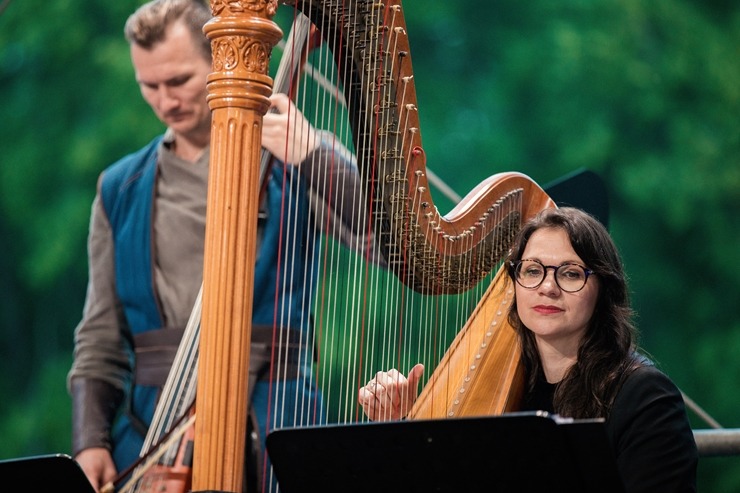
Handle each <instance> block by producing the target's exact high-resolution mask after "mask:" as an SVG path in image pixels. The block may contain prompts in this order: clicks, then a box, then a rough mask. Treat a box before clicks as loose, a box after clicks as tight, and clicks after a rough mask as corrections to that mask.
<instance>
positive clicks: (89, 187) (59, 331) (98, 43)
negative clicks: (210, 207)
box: [0, 0, 740, 493]
mask: <svg viewBox="0 0 740 493" xmlns="http://www.w3.org/2000/svg"><path fill="white" fill-rule="evenodd" d="M140 3H142V2H140V1H133V0H119V1H117V2H100V1H98V0H74V1H73V0H58V1H56V2H32V1H20V0H4V1H0V98H1V99H0V101H2V104H1V105H0V127H1V128H2V132H1V133H0V156H2V157H1V158H0V159H1V160H2V161H1V162H2V164H0V252H2V255H1V256H0V392H1V393H2V396H3V399H2V400H0V459H4V458H12V457H20V456H28V455H36V454H44V453H56V452H68V451H69V444H70V400H69V397H68V395H67V393H66V388H65V377H66V373H67V370H68V369H69V365H70V363H71V358H72V333H73V329H74V327H75V325H76V323H77V322H78V320H79V317H80V315H81V310H82V304H83V300H84V295H85V286H86V282H87V270H86V269H87V264H86V246H85V241H86V236H87V221H88V218H89V211H90V204H91V201H92V198H93V195H94V191H95V183H96V179H97V176H98V173H99V172H100V171H101V170H102V169H103V167H105V166H106V165H107V164H109V163H111V162H113V161H114V160H116V159H117V158H118V157H120V156H121V155H123V154H125V153H128V152H130V151H132V150H135V149H137V148H138V147H140V146H142V145H143V144H145V143H147V142H148V141H149V140H150V139H151V138H152V136H153V135H155V134H156V133H158V132H160V131H161V126H160V124H159V123H158V121H157V120H156V119H155V118H154V116H153V114H152V113H151V111H150V109H149V108H148V107H147V106H146V105H145V103H144V102H143V101H142V99H141V97H140V95H139V92H138V88H137V86H136V84H135V82H134V78H133V71H132V69H131V65H130V61H129V57H128V48H127V46H126V43H125V41H124V39H123V35H122V29H123V24H124V22H125V19H126V17H127V16H128V15H129V14H130V13H131V12H132V11H133V10H134V9H135V8H136V7H137V6H138V5H140ZM404 7H405V15H406V19H407V24H408V30H409V37H410V40H411V49H412V57H413V63H414V73H415V80H416V84H417V91H418V102H419V111H420V117H421V122H422V133H423V139H424V144H425V148H426V153H427V156H428V165H429V168H430V169H431V170H432V171H434V172H435V173H436V174H437V175H439V176H440V177H441V178H442V179H443V180H444V181H445V182H446V183H447V184H448V185H449V186H450V187H452V188H453V189H454V190H456V191H457V193H458V194H460V195H465V194H466V193H467V192H468V191H470V190H471V189H472V188H473V187H474V186H475V185H477V184H478V183H480V182H481V181H482V180H483V179H484V178H486V177H487V176H489V175H491V174H493V173H496V172H499V171H510V170H514V171H521V172H523V173H525V174H527V175H529V176H530V177H532V178H533V179H534V180H535V181H537V182H538V183H540V184H542V185H545V184H548V183H550V182H552V181H554V180H557V179H559V178H560V177H562V176H564V175H567V174H569V173H571V172H573V171H575V170H578V169H583V168H586V169H590V170H593V171H595V172H597V173H598V174H599V175H600V176H602V177H603V179H604V180H605V182H606V186H607V188H608V191H609V200H610V210H611V214H610V229H611V231H612V234H613V236H614V238H615V240H616V242H617V244H618V246H619V247H620V249H621V251H622V253H623V256H624V260H625V263H626V267H627V271H628V274H629V275H630V282H631V288H632V291H633V299H634V304H635V308H636V310H637V313H638V315H639V318H638V325H639V326H640V328H641V331H642V345H643V346H644V347H645V349H646V350H647V351H648V352H649V353H650V354H652V356H653V357H654V358H655V359H656V360H657V362H658V363H659V364H660V365H661V367H662V369H663V370H664V371H666V372H667V373H668V374H669V375H670V376H671V377H672V378H673V380H674V381H675V382H676V383H677V384H678V386H679V387H680V388H681V389H682V390H683V391H684V392H685V393H686V394H687V395H688V396H689V397H690V398H691V399H693V400H694V401H695V402H697V403H698V404H699V405H700V406H701V407H702V408H703V409H704V410H706V412H708V413H709V414H710V415H711V416H712V417H714V418H715V419H716V420H717V421H718V422H719V423H720V424H721V425H723V426H724V427H727V428H740V413H739V412H738V410H740V389H739V387H740V317H738V306H739V305H740V289H738V288H739V283H738V279H740V262H738V257H737V252H738V247H739V246H740V219H739V217H740V215H739V214H738V211H739V210H740V4H738V2H736V1H733V0H704V1H699V0H662V1H660V2H645V1H637V0H619V1H617V0H561V1H552V0H531V1H529V2H520V1H515V0H501V1H482V0H471V1H467V2H462V1H445V2H442V1H437V0H407V1H406V2H405V3H404ZM281 8H283V9H284V8H285V7H281ZM437 206H438V207H439V209H440V210H441V211H442V212H445V210H448V208H451V206H452V203H451V202H450V203H449V204H448V203H447V201H446V199H444V198H443V197H441V196H440V199H439V201H438V203H437ZM691 418H692V423H693V424H694V427H695V428H706V427H707V425H706V423H704V422H703V421H702V420H700V419H698V417H697V416H696V415H695V414H693V413H692V415H691ZM699 489H700V491H702V492H704V493H710V492H731V491H740V456H737V457H707V458H702V459H701V461H700V470H699Z"/></svg>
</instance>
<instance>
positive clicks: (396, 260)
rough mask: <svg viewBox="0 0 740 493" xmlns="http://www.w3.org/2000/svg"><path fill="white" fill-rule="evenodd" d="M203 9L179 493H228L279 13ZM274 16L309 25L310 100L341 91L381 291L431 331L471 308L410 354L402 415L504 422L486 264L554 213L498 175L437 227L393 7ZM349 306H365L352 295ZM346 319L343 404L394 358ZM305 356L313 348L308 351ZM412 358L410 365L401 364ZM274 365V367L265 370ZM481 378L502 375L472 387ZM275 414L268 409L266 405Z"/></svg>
mask: <svg viewBox="0 0 740 493" xmlns="http://www.w3.org/2000/svg"><path fill="white" fill-rule="evenodd" d="M211 7H212V11H213V15H214V18H213V19H212V21H210V22H209V23H208V24H206V26H205V28H204V31H205V32H206V35H207V36H208V37H209V38H210V40H211V44H212V48H213V56H214V59H213V73H212V74H211V76H210V78H209V82H208V85H209V103H210V106H211V109H212V112H213V124H212V140H211V176H210V180H211V182H210V184H209V198H208V201H209V202H208V216H207V226H206V243H205V252H206V255H205V256H206V258H205V262H204V281H203V282H204V284H203V304H202V318H201V325H202V329H201V334H200V361H199V367H198V375H199V377H198V382H197V386H198V387H197V395H198V401H197V402H198V404H197V406H198V419H197V420H196V429H195V444H196V445H195V451H194V454H195V455H194V467H193V491H234V492H236V491H241V490H242V481H243V474H242V472H243V463H244V449H245V437H246V434H247V420H246V416H247V414H248V413H247V411H248V403H247V401H248V399H247V397H246V396H247V392H248V390H247V387H248V385H247V381H248V375H247V368H248V366H249V365H248V362H249V360H250V338H251V336H252V329H253V327H252V319H253V306H252V305H251V303H250V300H252V299H253V298H254V295H255V289H264V287H263V286H259V287H256V286H255V285H254V282H253V281H252V280H253V279H254V270H253V269H254V265H255V259H256V252H257V213H256V211H257V210H258V209H259V199H258V195H259V194H258V193H256V191H257V190H258V189H259V183H260V181H259V164H258V163H259V152H260V135H261V122H262V116H263V115H264V114H265V113H266V112H267V110H268V108H269V103H268V101H267V98H268V97H269V95H270V93H271V90H272V87H271V79H270V77H269V76H268V75H267V74H268V70H269V62H270V55H271V51H272V48H273V46H275V44H276V43H277V42H278V40H279V39H280V38H281V36H282V31H281V29H280V28H279V27H277V25H276V24H275V23H274V22H273V17H274V16H275V14H276V12H277V9H278V5H277V2H276V1H274V0H273V1H268V0H241V1H225V0H211ZM281 8H282V9H284V10H285V9H287V10H289V11H290V10H293V11H294V12H296V13H298V12H302V13H304V14H305V15H306V16H308V17H309V18H310V19H311V21H312V22H313V24H314V25H315V26H316V28H317V29H318V31H319V32H321V35H322V37H323V39H324V44H325V45H326V48H327V51H328V52H329V53H330V59H331V60H332V61H333V63H334V65H333V66H332V67H333V68H332V69H331V70H333V72H334V74H335V80H336V83H335V87H336V88H337V89H336V92H334V90H333V89H329V90H328V91H325V92H324V95H325V96H327V95H328V96H333V97H334V98H332V99H331V100H332V101H336V100H337V97H338V96H339V95H340V94H339V93H340V92H341V96H342V97H343V98H344V100H345V105H346V106H345V107H346V119H347V121H348V122H349V128H351V132H347V133H344V132H345V131H344V130H343V129H337V128H336V127H334V128H332V127H330V128H331V129H332V131H334V134H335V135H336V136H338V138H339V139H340V140H341V138H342V136H343V135H347V136H349V137H348V140H349V145H351V147H352V148H353V150H354V153H355V155H356V156H357V163H358V167H359V169H360V173H361V175H362V177H363V183H364V184H365V187H364V189H363V190H362V194H361V196H362V197H363V202H362V203H363V207H364V208H365V210H366V211H367V216H366V217H367V218H368V222H367V224H366V227H365V229H364V230H365V231H366V232H367V237H368V238H372V241H373V245H374V246H377V247H378V248H379V249H380V251H381V252H382V255H383V258H384V259H385V261H386V263H387V268H388V271H390V272H392V274H393V277H395V278H397V279H398V280H400V283H401V285H402V286H403V287H402V288H395V287H394V288H393V289H398V293H399V294H400V296H401V298H404V297H405V296H407V294H408V296H411V293H418V294H420V295H423V296H428V297H430V298H431V299H433V300H435V301H432V302H431V304H429V305H424V307H421V306H418V307H417V306H414V307H412V308H411V309H410V313H412V314H415V313H421V312H426V313H430V314H433V316H432V318H434V320H436V323H437V324H442V325H444V324H445V323H446V322H445V321H441V322H440V317H439V316H438V314H439V313H440V312H445V311H447V310H449V309H448V308H446V307H442V306H441V305H439V304H438V302H437V301H436V300H438V299H439V297H441V296H443V295H452V296H459V297H460V298H461V300H458V301H462V303H463V304H467V305H471V304H472V305H473V306H474V309H473V314H472V316H470V318H469V319H468V320H469V321H468V322H467V323H465V324H464V327H463V329H462V330H460V329H459V327H460V326H462V324H461V325H458V326H457V327H456V328H455V329H454V332H455V333H456V334H457V335H456V336H455V337H454V338H453V339H452V341H451V343H449V341H446V340H442V339H443V338H439V339H435V337H436V336H435V337H432V336H430V339H429V340H428V341H426V342H425V343H424V345H428V346H429V347H433V348H434V350H432V356H431V357H432V358H434V359H436V361H435V363H434V366H436V370H435V372H434V373H433V374H432V375H431V377H429V383H428V384H427V386H426V387H425V391H424V392H423V394H422V396H421V397H420V399H419V400H418V401H417V406H415V408H414V410H413V411H412V414H413V416H414V417H445V416H449V415H458V416H461V415H474V414H493V413H496V412H504V411H505V410H507V409H509V408H510V406H511V405H512V402H513V400H515V398H516V394H517V388H518V385H519V373H518V354H517V350H516V347H515V346H516V344H515V341H514V339H513V334H512V333H511V332H512V331H510V330H508V331H507V330H506V327H505V319H506V314H505V310H506V305H507V303H508V301H507V300H508V296H510V293H509V292H510V287H509V286H508V285H507V281H506V276H504V275H501V270H500V269H499V265H500V262H501V259H502V258H503V256H504V255H505V253H506V252H507V249H508V244H509V242H510V241H511V239H512V237H513V235H514V234H515V233H516V231H517V229H518V227H519V225H520V224H521V222H522V221H523V220H524V219H526V218H527V217H529V216H531V215H532V214H534V213H535V212H537V211H539V210H541V209H542V208H545V207H551V206H554V204H553V202H552V201H551V200H550V199H549V197H547V195H546V194H545V193H544V192H543V191H542V190H541V189H540V188H539V187H538V186H537V185H536V184H535V183H534V182H533V181H532V180H530V179H529V178H528V177H526V176H524V175H522V174H519V173H513V172H512V173H503V174H498V175H494V176H492V177H490V178H489V179H487V180H485V181H484V182H482V183H481V184H480V185H479V186H477V187H476V188H475V189H474V190H473V191H471V192H470V193H469V194H468V195H467V196H466V197H465V199H464V200H463V201H462V202H461V203H460V204H459V205H458V206H456V207H455V208H454V209H453V210H452V211H451V212H450V213H448V214H446V215H441V214H440V213H439V212H438V211H437V209H436V207H435V206H434V202H433V200H432V196H431V192H430V187H429V181H428V177H427V173H426V156H425V153H424V148H423V146H422V142H421V133H420V130H419V129H420V125H419V115H418V110H417V104H416V95H415V86H414V77H413V70H412V66H411V57H410V50H409V41H408V36H407V33H406V26H405V21H404V17H403V9H402V6H401V3H400V1H398V0H391V1H388V2H385V3H380V2H371V1H354V0H347V1H344V2H334V1H322V2H318V1H316V2H311V1H302V0H295V1H285V2H284V5H283V6H282V7H281ZM322 63H323V62H322ZM315 101H318V99H317V100H315ZM309 106H310V105H309ZM305 108H306V107H304V113H308V112H307V110H306V109H305ZM287 249H288V247H287V245H286V250H287ZM362 270H364V271H365V272H367V271H368V270H369V267H359V268H355V269H354V270H353V269H350V270H349V271H346V272H345V273H344V274H342V276H344V277H352V275H354V274H357V273H358V272H360V271H362ZM497 270H498V271H499V274H498V275H495V274H494V273H495V272H496V271H497ZM492 278H493V279H492ZM487 281H488V282H487ZM373 282H375V281H373ZM489 284H490V286H489ZM386 289H387V288H386V285H385V284H383V281H377V284H375V290H376V291H381V292H382V291H384V290H386ZM468 293H473V294H472V295H470V294H468ZM481 293H482V294H481ZM316 294H317V295H319V293H316ZM325 294H326V296H327V297H331V296H332V294H333V292H332V291H331V290H327V291H326V292H322V293H320V296H317V297H319V298H323V297H324V295H325ZM355 298H362V300H361V301H360V302H359V303H366V301H365V299H364V297H363V295H359V296H356V297H355ZM404 299H405V298H404ZM402 303H405V301H404V302H402ZM395 307H396V305H393V306H390V305H389V306H387V307H386V309H387V310H390V311H392V310H394V309H395ZM465 317H466V318H467V317H468V315H467V314H466V315H465ZM319 318H320V317H319ZM351 318H352V317H345V318H343V319H341V323H339V324H338V325H342V326H343V329H344V330H345V331H347V332H350V333H351V339H349V341H350V342H347V343H346V344H347V346H348V347H349V349H348V353H349V354H353V355H359V356H358V357H357V358H354V359H355V360H356V359H359V360H360V364H359V365H358V366H354V367H352V368H351V369H350V370H345V371H343V372H340V373H342V375H343V377H342V380H341V383H340V384H338V385H337V386H336V387H335V388H333V389H332V390H331V392H334V393H336V394H339V395H340V398H339V399H340V400H344V401H345V402H353V401H354V400H356V391H357V389H358V388H359V387H358V386H359V384H360V382H362V381H364V379H366V378H367V377H368V376H370V374H369V373H367V372H368V371H372V370H371V369H370V368H372V367H373V364H368V362H370V361H372V362H373V363H374V364H378V365H381V366H380V367H376V368H375V369H376V370H378V369H385V368H383V366H385V365H389V366H390V365H402V364H404V362H405V361H406V360H405V359H404V360H402V358H401V356H399V352H398V351H396V352H395V353H393V354H392V355H389V356H382V357H380V356H377V357H376V355H375V353H374V352H375V351H381V350H382V349H387V348H388V347H389V346H392V345H396V342H393V343H389V342H386V343H383V344H380V345H378V344H377V343H374V342H373V341H374V339H373V337H372V336H371V334H370V333H371V330H372V329H371V328H370V327H369V325H367V322H366V321H365V320H361V321H359V323H358V324H357V327H354V326H353V323H357V322H358V320H350V319H351ZM335 320H336V319H335ZM393 322H394V323H393V324H391V325H394V326H395V327H393V328H390V329H387V330H390V331H399V332H394V336H393V337H392V340H393V341H405V337H406V336H405V335H404V334H401V333H400V329H399V327H398V325H403V323H395V322H398V320H396V319H394V320H393ZM403 322H405V321H403ZM277 325H279V324H277V323H276V326H277ZM499 328H501V330H499ZM276 333H277V329H276ZM276 337H281V335H280V334H278V335H276ZM432 339H434V340H433V341H432ZM322 341H323V339H320V342H322ZM314 342H315V341H314ZM427 343H429V344H427ZM319 345H321V344H319ZM448 346H449V347H450V350H449V351H446V349H447V347H448ZM306 347H307V349H308V350H312V349H313V348H314V347H315V344H314V343H313V342H312V343H311V344H307V345H306ZM493 348H496V351H493V350H492V349H493ZM499 349H500V350H501V351H499ZM365 354H367V355H368V356H366V357H365V356H364V355H365ZM371 354H372V355H371ZM417 355H418V352H414V354H411V355H409V356H408V357H409V358H415V357H416V356H417ZM363 358H364V359H363ZM409 361H411V360H409ZM471 362H472V363H473V364H472V365H471ZM245 363H246V364H245ZM279 366H280V363H279V362H278V361H276V362H275V363H274V367H276V368H279ZM316 369H317V371H318V366H317V367H316ZM278 371H279V370H278ZM484 371H485V372H487V374H489V375H490V374H496V375H501V377H500V378H496V379H491V378H487V379H480V378H477V375H479V374H481V372H484ZM491 380H495V381H496V382H497V383H501V384H502V385H501V388H500V389H491V388H490V387H489V386H488V383H489V381H491ZM334 389H336V390H334ZM494 391H495V392H496V393H497V394H499V395H501V396H502V397H501V399H500V402H498V403H495V404H492V403H491V400H490V399H488V398H487V397H485V396H488V395H490V394H491V393H492V392H494ZM327 392H328V390H327ZM462 395H464V398H460V396H462ZM274 402H275V403H276V405H277V403H278V401H277V400H276V401H274ZM340 413H342V414H343V417H341V418H339V419H345V420H347V421H351V420H353V419H355V420H357V419H360V417H359V413H358V410H357V409H356V407H355V408H353V407H352V406H351V405H349V406H348V407H347V408H346V409H345V410H344V411H340ZM323 419H325V417H324V416H323V415H322V416H319V417H313V418H311V420H310V421H311V422H312V423H316V424H321V423H322V422H323V421H322V420H323Z"/></svg>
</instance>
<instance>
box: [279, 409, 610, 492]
mask: <svg viewBox="0 0 740 493" xmlns="http://www.w3.org/2000/svg"><path fill="white" fill-rule="evenodd" d="M267 450H268V454H269V457H270V461H271V463H272V466H273V470H274V472H275V476H276V478H277V481H278V484H279V485H280V489H281V491H283V492H284V493H300V492H305V491H313V490H316V491H322V492H323V493H334V492H336V493H339V492H342V493H346V492H348V491H351V492H353V493H364V492H368V493H370V492H372V493H377V492H378V491H383V492H384V493H411V492H420V493H421V492H423V493H429V492H437V493H461V492H466V493H467V492H477V491H487V492H492V493H496V492H507V493H508V492H517V493H522V492H523V493H526V492H539V491H547V492H548V493H556V492H562V493H566V492H567V493H594V492H598V493H623V487H622V483H621V480H620V478H619V474H618V473H617V469H616V463H615V460H614V457H613V452H612V451H611V448H610V447H609V444H608V440H607V437H606V432H605V430H604V424H603V420H583V421H563V420H560V419H559V418H558V417H557V416H552V415H548V414H547V413H544V412H526V413H511V414H505V415H502V416H495V417H483V418H456V419H440V420H409V421H394V422H386V423H359V424H351V425H326V426H313V427H307V428H284V429H280V430H275V431H273V432H272V433H270V434H269V435H268V436H267Z"/></svg>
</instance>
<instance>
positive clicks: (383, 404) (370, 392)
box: [357, 363, 424, 421]
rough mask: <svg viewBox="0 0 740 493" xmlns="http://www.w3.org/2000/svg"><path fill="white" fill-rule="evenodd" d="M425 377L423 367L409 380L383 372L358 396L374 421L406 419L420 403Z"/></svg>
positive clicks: (412, 371)
mask: <svg viewBox="0 0 740 493" xmlns="http://www.w3.org/2000/svg"><path fill="white" fill-rule="evenodd" d="M423 373H424V365H422V364H421V363H420V364H417V365H416V366H414V367H413V368H412V369H411V371H410V372H409V376H408V378H406V377H405V376H404V375H403V374H402V373H400V372H399V371H398V370H396V369H392V370H389V371H387V372H385V371H379V372H378V373H377V374H376V375H375V378H373V379H372V380H370V381H369V382H368V383H367V385H365V386H364V387H362V388H361V389H360V391H359V393H358V396H357V400H358V402H359V404H360V405H361V406H362V410H363V411H364V412H365V414H366V415H367V417H368V418H370V419H371V420H373V421H389V420H394V419H401V418H404V417H405V416H406V415H407V414H408V413H409V411H410V410H411V406H413V405H414V402H416V398H417V396H418V393H419V391H418V387H419V380H421V376H422V374H423Z"/></svg>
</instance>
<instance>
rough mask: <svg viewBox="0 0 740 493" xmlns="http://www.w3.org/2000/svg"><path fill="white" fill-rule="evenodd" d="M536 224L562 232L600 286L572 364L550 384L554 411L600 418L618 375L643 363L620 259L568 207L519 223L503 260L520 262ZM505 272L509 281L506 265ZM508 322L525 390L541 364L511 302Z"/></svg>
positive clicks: (595, 224) (605, 236)
mask: <svg viewBox="0 0 740 493" xmlns="http://www.w3.org/2000/svg"><path fill="white" fill-rule="evenodd" d="M542 228H558V229H562V230H563V231H565V232H566V233H567V235H568V238H570V243H571V245H572V246H573V250H575V252H576V253H577V254H578V256H579V257H580V258H581V259H582V260H583V262H584V263H585V264H586V266H588V268H589V269H591V270H592V271H593V272H594V274H595V275H596V276H598V279H599V286H600V288H599V294H598V298H597V301H596V306H595V309H594V313H593V316H592V318H591V320H590V321H589V326H588V329H587V331H586V333H585V335H584V337H583V340H582V341H581V343H580V347H579V348H578V356H577V362H576V363H575V364H574V365H573V366H572V367H571V368H570V369H569V370H568V372H567V373H566V374H565V376H564V378H563V380H562V381H561V382H560V383H558V384H557V386H556V389H555V396H554V411H555V412H556V413H558V414H560V415H561V416H568V417H572V418H597V417H603V418H606V417H608V415H609V410H610V409H611V406H612V404H613V401H614V398H615V396H616V393H617V391H618V390H619V386H620V384H621V381H622V379H623V377H624V376H625V375H626V374H628V373H629V372H631V371H632V370H633V369H635V368H637V367H639V366H641V365H642V364H644V360H643V359H642V358H641V357H640V356H638V354H637V352H636V346H637V341H636V339H637V329H636V328H635V326H634V324H633V321H632V320H633V310H632V308H631V305H630V297H629V291H628V286H627V279H626V276H625V272H624V268H623V265H622V260H621V258H620V256H619V252H618V251H617V247H616V245H615V244H614V241H613V240H612V238H611V236H610V235H609V232H608V231H607V230H606V228H605V227H604V226H603V225H602V224H601V223H600V222H599V221H598V220H597V219H596V218H594V217H593V216H591V215H590V214H588V213H586V212H584V211H582V210H580V209H576V208H573V207H563V208H559V209H556V208H552V209H545V210H543V211H541V212H540V213H539V214H537V215H536V216H535V217H533V218H532V219H531V220H530V221H528V222H527V223H526V224H524V226H523V227H522V229H521V230H520V231H519V233H518V235H517V237H516V239H515V240H514V243H513V246H512V249H511V251H510V253H509V259H508V260H510V261H516V260H521V258H522V253H523V252H524V249H525V247H526V246H527V242H528V241H529V239H530V238H531V236H532V234H533V233H534V232H535V231H537V230H539V229H542ZM509 265H510V264H509ZM508 273H509V276H510V277H511V278H512V281H513V279H514V272H513V269H512V268H511V267H509V269H508ZM509 323H510V324H511V326H512V327H514V329H515V330H516V332H517V334H518V337H519V342H520V344H521V349H522V362H523V364H524V368H525V373H526V385H527V389H528V390H531V389H532V388H533V387H534V385H535V383H536V382H537V380H538V378H541V375H542V372H543V370H542V363H541V361H540V356H539V352H538V350H537V345H536V342H535V337H534V334H533V333H532V332H531V331H530V330H529V329H528V328H527V327H525V326H524V324H523V323H522V321H521V319H520V318H519V314H518V313H517V305H516V300H514V303H512V305H511V307H510V310H509Z"/></svg>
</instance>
